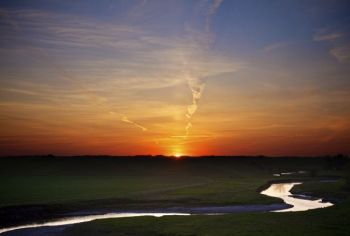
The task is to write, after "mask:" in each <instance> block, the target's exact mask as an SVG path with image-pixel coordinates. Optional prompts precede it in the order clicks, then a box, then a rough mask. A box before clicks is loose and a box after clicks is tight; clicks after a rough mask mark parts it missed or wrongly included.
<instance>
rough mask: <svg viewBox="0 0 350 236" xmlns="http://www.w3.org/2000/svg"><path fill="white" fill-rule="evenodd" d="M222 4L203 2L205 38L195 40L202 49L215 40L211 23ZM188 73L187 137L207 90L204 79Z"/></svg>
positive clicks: (220, 1) (212, 0)
mask: <svg viewBox="0 0 350 236" xmlns="http://www.w3.org/2000/svg"><path fill="white" fill-rule="evenodd" d="M208 2H209V5H207V3H208ZM222 2H223V0H211V1H208V0H203V1H202V2H201V3H202V4H204V6H205V9H204V12H203V13H202V14H203V15H204V17H205V32H204V34H203V35H201V36H203V37H204V38H203V37H201V38H200V39H199V40H198V38H197V40H196V39H195V40H196V41H197V42H196V44H197V45H198V46H199V47H200V48H204V49H205V50H208V48H209V46H210V44H211V42H212V40H213V37H212V35H211V22H212V18H213V16H214V15H215V14H216V12H217V10H218V9H219V7H220V5H221V3H222ZM184 65H185V67H187V61H184ZM186 71H187V76H186V77H187V83H188V86H189V88H190V90H191V93H192V104H190V105H188V106H187V112H186V117H187V120H188V121H187V125H186V127H185V130H186V135H185V137H187V136H188V135H189V131H190V129H191V128H192V122H191V120H192V117H193V115H194V114H195V112H196V111H197V109H198V102H199V100H200V98H201V96H202V93H203V90H204V88H205V81H204V80H203V78H200V77H198V76H193V75H191V74H190V73H188V70H186Z"/></svg>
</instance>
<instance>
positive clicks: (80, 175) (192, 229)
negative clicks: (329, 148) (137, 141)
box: [0, 157, 350, 235]
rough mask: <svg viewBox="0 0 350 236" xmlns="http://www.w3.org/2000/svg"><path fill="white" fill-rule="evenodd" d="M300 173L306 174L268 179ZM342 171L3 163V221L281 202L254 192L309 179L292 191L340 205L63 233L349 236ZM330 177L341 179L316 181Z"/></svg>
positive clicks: (165, 163) (284, 163)
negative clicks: (92, 212)
mask: <svg viewBox="0 0 350 236" xmlns="http://www.w3.org/2000/svg"><path fill="white" fill-rule="evenodd" d="M299 170H303V171H307V172H306V173H305V174H294V175H288V176H284V177H273V176H272V175H273V174H274V173H279V172H290V171H299ZM347 172H348V166H345V164H342V165H336V164H334V163H331V164H330V163H329V161H328V162H327V161H326V160H325V159H319V158H317V159H316V158H203V159H182V160H175V159H164V158H163V159H160V158H151V159H150V158H119V159H118V158H91V157H90V158H77V157H76V158H28V157H26V158H2V159H0V177H1V178H0V184H1V194H0V217H1V218H0V220H1V221H0V222H2V227H4V226H8V225H16V224H19V223H22V222H30V220H31V219H33V218H34V219H39V220H40V219H44V217H45V216H46V217H47V218H52V217H57V216H59V215H60V214H62V213H66V212H72V211H80V210H96V209H113V210H115V209H121V210H123V209H154V208H161V207H171V206H208V205H235V204H257V203H280V202H281V200H280V199H277V198H270V197H267V196H263V195H261V194H259V190H261V189H262V188H263V187H264V186H266V184H267V183H268V182H269V181H271V180H281V179H296V180H297V179H300V180H307V181H309V182H307V183H305V184H303V185H300V186H297V187H296V188H295V189H293V190H294V191H295V192H307V193H309V194H312V195H316V196H325V197H328V198H331V199H334V200H336V201H337V202H338V203H337V205H336V206H335V207H331V208H328V209H321V210H313V211H309V212H298V213H239V214H231V215H221V216H173V217H162V218H153V217H138V218H129V219H111V220H98V221H94V222H89V223H83V224H78V225H74V226H72V227H69V228H67V229H66V230H65V231H64V232H63V233H62V235H296V234H299V235H348V234H349V232H350V229H348V226H347V225H349V224H350V200H349V195H350V193H349V186H348V182H347V178H348V174H347ZM335 176H338V177H340V178H341V179H340V180H339V181H338V182H331V183H321V182H319V181H318V180H319V179H321V178H323V177H335ZM20 213H23V214H20ZM281 232H283V233H281Z"/></svg>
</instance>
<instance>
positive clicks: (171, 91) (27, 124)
mask: <svg viewBox="0 0 350 236" xmlns="http://www.w3.org/2000/svg"><path fill="white" fill-rule="evenodd" d="M349 12H350V3H349V1H347V0H344V1H336V0H329V1H326V0H308V1H298V0H296V1H287V0H279V1H277V0H270V1H269V0H256V1H252V0H242V1H235V0H198V1H192V0H135V1H133V0H120V1H112V0H100V1H82V0H81V1H78V0H77V1H70V0H66V1H65V0H62V1H61V0H60V1H59V0H49V1H48V0H42V1H41V0H22V1H17V0H9V1H0V155H21V154H26V155H33V154H49V153H52V154H56V155H81V154H88V155H94V154H109V155H135V154H153V155H156V154H164V155H175V154H178V155H259V154H263V155H326V154H334V153H350V14H349Z"/></svg>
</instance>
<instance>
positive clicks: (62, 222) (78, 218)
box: [0, 213, 189, 234]
mask: <svg viewBox="0 0 350 236" xmlns="http://www.w3.org/2000/svg"><path fill="white" fill-rule="evenodd" d="M167 215H189V214H186V213H109V214H102V215H89V216H76V217H67V218H63V219H60V220H55V221H49V222H46V223H35V224H28V225H22V226H17V227H10V228H4V229H0V234H1V233H5V232H8V231H12V230H17V229H27V228H37V227H43V226H61V225H71V224H78V223H83V222H89V221H93V220H100V219H111V218H124V217H136V216H155V217H161V216H167Z"/></svg>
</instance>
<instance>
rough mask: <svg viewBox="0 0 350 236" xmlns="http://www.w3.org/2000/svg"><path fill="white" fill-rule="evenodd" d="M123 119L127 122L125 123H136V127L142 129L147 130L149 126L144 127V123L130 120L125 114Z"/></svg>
mask: <svg viewBox="0 0 350 236" xmlns="http://www.w3.org/2000/svg"><path fill="white" fill-rule="evenodd" d="M121 121H123V122H125V123H128V124H133V125H135V126H136V127H138V128H140V129H141V130H142V131H147V128H146V127H144V126H142V125H140V124H138V123H136V122H134V121H131V120H129V118H128V117H127V116H125V115H123V116H122V117H121Z"/></svg>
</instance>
